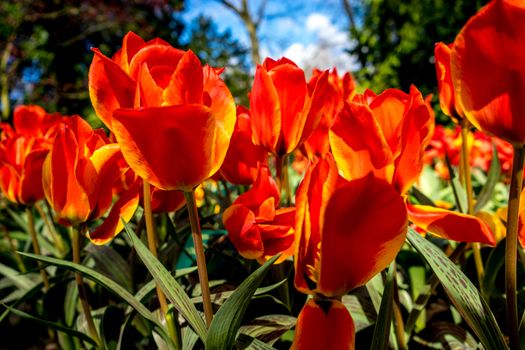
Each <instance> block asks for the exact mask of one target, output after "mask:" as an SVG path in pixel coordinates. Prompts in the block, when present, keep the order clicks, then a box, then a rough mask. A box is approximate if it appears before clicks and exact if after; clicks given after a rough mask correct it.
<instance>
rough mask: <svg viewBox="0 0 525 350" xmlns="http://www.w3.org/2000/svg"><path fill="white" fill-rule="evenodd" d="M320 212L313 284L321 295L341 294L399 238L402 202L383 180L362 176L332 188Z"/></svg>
mask: <svg viewBox="0 0 525 350" xmlns="http://www.w3.org/2000/svg"><path fill="white" fill-rule="evenodd" d="M324 215H325V218H324V225H323V228H322V230H323V231H322V236H321V240H322V241H321V254H320V255H321V261H320V277H319V283H318V285H317V289H318V290H319V291H320V292H321V293H322V294H323V295H326V296H341V295H344V294H346V293H348V292H349V291H350V290H352V289H354V288H357V287H359V286H361V285H363V284H365V283H366V282H367V281H368V280H369V279H370V278H372V277H373V276H374V275H376V274H377V273H379V272H380V271H381V270H383V269H384V268H386V267H387V266H388V264H390V263H391V262H392V260H393V259H394V258H395V257H396V255H397V253H398V252H399V250H400V249H401V247H402V246H403V244H404V242H405V236H406V232H407V211H406V208H405V203H404V202H403V199H402V198H401V196H400V195H399V193H398V192H397V191H396V189H395V188H394V187H393V186H392V185H391V184H389V183H388V182H386V181H385V180H382V179H377V178H375V177H373V176H367V177H364V178H361V179H358V180H353V181H350V182H348V183H346V184H344V185H342V186H340V187H338V188H337V189H336V190H335V191H334V193H333V194H332V196H331V197H330V200H329V201H328V203H327V205H326V210H325V214H324ZM385 218H388V220H385ZM363 262H366V264H363Z"/></svg>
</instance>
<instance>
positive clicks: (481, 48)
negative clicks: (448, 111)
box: [451, 0, 525, 145]
mask: <svg viewBox="0 0 525 350" xmlns="http://www.w3.org/2000/svg"><path fill="white" fill-rule="evenodd" d="M523 33H525V4H524V3H523V1H510V0H499V1H491V2H490V3H489V4H488V5H486V6H485V7H483V8H482V9H481V10H480V11H479V12H478V13H477V14H476V15H475V16H473V17H472V18H471V19H470V20H469V21H468V22H467V24H466V25H465V26H464V27H463V29H462V30H461V32H460V33H459V34H458V36H457V37H456V39H455V41H454V47H453V48H452V57H451V69H452V80H453V84H454V88H455V89H456V98H457V100H458V101H457V102H459V104H460V106H461V107H462V109H463V111H464V113H465V116H466V117H467V118H468V119H469V120H470V121H471V122H472V123H473V124H474V125H475V126H476V127H478V128H481V130H483V131H485V132H487V133H489V134H491V135H494V136H497V137H499V138H502V139H504V140H506V141H509V142H511V143H513V144H521V145H523V144H524V143H525V123H524V122H523V116H524V115H525V105H524V104H523V101H525V65H524V64H523V57H525V36H524V35H523Z"/></svg>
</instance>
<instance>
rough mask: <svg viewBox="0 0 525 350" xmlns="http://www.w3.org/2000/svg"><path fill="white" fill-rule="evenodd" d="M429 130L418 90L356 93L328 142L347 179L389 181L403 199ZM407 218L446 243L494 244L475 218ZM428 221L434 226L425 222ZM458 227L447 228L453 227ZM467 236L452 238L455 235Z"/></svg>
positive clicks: (433, 215)
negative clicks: (460, 233)
mask: <svg viewBox="0 0 525 350" xmlns="http://www.w3.org/2000/svg"><path fill="white" fill-rule="evenodd" d="M432 131H433V116H432V114H431V113H430V111H429V107H428V106H427V104H426V103H425V101H424V100H423V97H422V96H421V94H420V93H419V91H418V90H417V89H416V88H415V87H413V86H412V88H411V89H410V95H407V94H405V93H403V92H401V91H399V90H394V89H389V90H386V91H385V92H383V93H382V94H381V95H379V96H375V95H374V94H373V93H371V92H366V93H365V94H364V95H358V96H356V98H355V99H354V101H353V102H351V103H348V104H346V105H345V107H344V108H343V110H342V111H341V113H340V114H339V115H338V117H337V118H336V121H335V122H334V125H333V126H332V129H331V130H330V142H331V146H332V151H333V154H334V158H335V161H336V162H337V166H338V168H339V170H340V171H341V174H342V176H343V177H344V178H345V179H347V180H352V179H357V178H361V177H363V176H366V175H367V174H369V173H372V174H374V175H375V176H376V177H379V178H382V179H385V180H386V181H388V182H390V183H392V185H394V187H395V188H396V189H397V191H398V193H399V194H400V195H403V196H404V195H405V194H406V192H407V191H408V190H409V189H410V187H411V186H412V184H413V183H414V182H415V181H416V180H417V178H418V177H419V174H420V172H421V170H422V166H423V162H424V158H423V156H424V150H425V148H426V146H427V145H428V143H429V141H430V137H431V136H432ZM419 209H420V210H423V211H427V212H428V215H427V216H425V219H424V220H423V221H421V219H422V218H423V216H421V215H412V213H413V212H412V211H409V219H410V220H411V221H412V222H413V223H414V224H416V225H418V226H422V227H425V228H427V229H428V230H429V232H431V233H434V234H437V235H440V236H443V237H445V238H448V239H453V240H458V239H460V238H461V239H460V240H461V241H467V242H482V243H487V244H491V245H493V244H495V241H494V237H493V236H492V233H491V232H490V229H489V228H488V227H487V226H486V224H485V223H483V222H482V221H481V220H480V219H479V218H476V217H474V216H465V215H462V214H458V213H455V212H451V211H447V212H446V213H442V214H440V215H436V213H435V212H434V209H433V208H431V207H426V206H421V207H419ZM430 218H432V220H434V221H433V223H432V225H430V224H429V222H428V220H429V219H430ZM454 226H455V227H456V229H455V230H451V227H454ZM452 231H456V232H470V234H468V235H467V234H463V235H456V234H455V233H456V232H452Z"/></svg>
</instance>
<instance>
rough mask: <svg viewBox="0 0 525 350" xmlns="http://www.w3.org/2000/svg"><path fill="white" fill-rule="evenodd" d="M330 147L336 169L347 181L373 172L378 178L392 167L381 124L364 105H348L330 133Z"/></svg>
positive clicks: (337, 118)
mask: <svg viewBox="0 0 525 350" xmlns="http://www.w3.org/2000/svg"><path fill="white" fill-rule="evenodd" d="M330 145H331V147H332V153H333V154H334V158H335V161H336V162H337V167H338V168H339V170H340V171H341V173H342V175H343V177H344V178H345V179H347V180H351V179H356V178H360V177H363V176H365V175H367V174H368V173H370V172H375V173H376V174H378V175H379V174H381V173H384V172H385V170H384V169H385V167H387V166H388V165H389V164H391V163H393V159H392V152H391V151H390V148H389V147H388V144H387V142H386V140H385V138H384V136H383V132H382V131H381V128H380V126H379V124H378V123H377V121H376V120H375V118H374V116H373V114H372V111H371V110H370V108H369V107H368V106H366V105H363V104H359V103H354V102H351V103H345V106H344V108H343V110H342V111H341V113H339V115H338V116H337V117H336V120H335V122H334V125H333V126H332V129H331V130H330ZM385 177H387V176H385Z"/></svg>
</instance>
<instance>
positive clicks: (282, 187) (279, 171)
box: [275, 155, 292, 205]
mask: <svg viewBox="0 0 525 350" xmlns="http://www.w3.org/2000/svg"><path fill="white" fill-rule="evenodd" d="M275 177H276V178H277V183H278V185H279V192H280V193H281V196H282V195H283V192H284V193H285V195H284V196H285V197H284V200H285V204H286V205H290V204H291V203H292V194H291V193H290V183H289V181H288V157H287V155H284V156H277V157H276V158H275Z"/></svg>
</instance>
